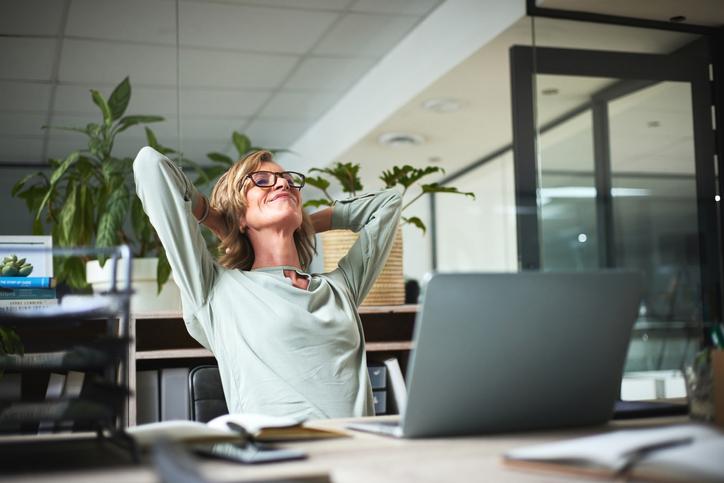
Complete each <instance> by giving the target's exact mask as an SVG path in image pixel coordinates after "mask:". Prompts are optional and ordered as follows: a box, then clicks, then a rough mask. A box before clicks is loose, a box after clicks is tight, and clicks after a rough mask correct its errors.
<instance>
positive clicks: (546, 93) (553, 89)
mask: <svg viewBox="0 0 724 483" xmlns="http://www.w3.org/2000/svg"><path fill="white" fill-rule="evenodd" d="M558 92H559V91H558V89H557V88H556V87H546V88H545V89H543V90H542V91H540V93H541V94H543V95H544V96H555V95H556V94H558Z"/></svg>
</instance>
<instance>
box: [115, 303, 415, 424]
mask: <svg viewBox="0 0 724 483" xmlns="http://www.w3.org/2000/svg"><path fill="white" fill-rule="evenodd" d="M417 309H418V306H417V305H394V306H376V307H360V308H359V309H358V310H359V313H360V316H361V318H362V326H363V330H364V335H365V341H366V349H367V359H368V360H369V361H382V360H384V359H386V358H388V357H397V358H398V360H399V361H400V366H401V367H402V370H403V372H404V371H405V370H406V367H407V361H408V357H409V352H410V349H411V348H412V334H413V329H414V325H415V315H416V313H417ZM129 334H130V337H131V343H130V345H129V353H128V384H129V386H130V388H131V395H130V396H129V401H128V405H127V408H128V409H127V411H128V414H127V421H128V424H129V425H135V424H136V400H135V388H136V373H137V371H138V370H139V369H151V368H163V367H173V366H176V367H178V366H188V367H192V366H195V365H198V364H203V363H209V362H213V359H214V356H213V354H212V353H211V352H209V351H208V350H206V349H204V348H203V347H201V346H200V345H199V344H198V342H196V341H195V340H194V339H193V338H191V336H190V335H189V334H188V332H186V327H185V326H184V321H183V319H182V318H181V314H180V313H179V312H152V313H134V314H131V318H130V324H129Z"/></svg>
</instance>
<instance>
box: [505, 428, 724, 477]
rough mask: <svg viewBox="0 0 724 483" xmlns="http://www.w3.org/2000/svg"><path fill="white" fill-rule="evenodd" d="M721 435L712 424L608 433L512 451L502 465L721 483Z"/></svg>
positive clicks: (723, 441)
mask: <svg viewBox="0 0 724 483" xmlns="http://www.w3.org/2000/svg"><path fill="white" fill-rule="evenodd" d="M722 455H724V433H722V432H721V431H719V430H717V429H715V428H714V427H713V426H706V425H703V424H681V425H675V426H667V427H660V428H647V429H631V430H622V431H613V432H610V433H605V434H601V435H596V436H587V437H583V438H575V439H567V440H563V441H556V442H553V443H544V444H539V445H535V446H529V447H524V448H518V449H514V450H511V451H508V452H507V453H505V454H504V455H503V461H504V463H505V464H506V465H508V466H510V467H513V468H518V469H523V470H532V471H544V472H560V473H568V474H572V475H577V476H589V477H594V478H602V477H603V478H625V479H627V480H628V479H629V478H633V479H637V480H638V479H642V480H654V481H656V480H664V481H701V482H704V481H724V459H722Z"/></svg>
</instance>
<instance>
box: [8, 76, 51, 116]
mask: <svg viewBox="0 0 724 483" xmlns="http://www.w3.org/2000/svg"><path fill="white" fill-rule="evenodd" d="M50 89H51V86H50V84H38V83H34V82H0V92H2V95H0V111H26V112H28V111H47V110H48V105H49V104H50Z"/></svg>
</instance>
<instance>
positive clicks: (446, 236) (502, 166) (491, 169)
mask: <svg viewBox="0 0 724 483" xmlns="http://www.w3.org/2000/svg"><path fill="white" fill-rule="evenodd" d="M452 185H454V186H456V187H457V188H458V189H460V191H472V192H474V193H475V196H476V199H475V201H471V200H470V198H467V197H463V196H460V195H444V194H443V195H438V196H437V199H436V206H435V208H436V210H435V211H436V214H435V216H436V219H437V243H438V247H439V250H438V270H440V271H471V270H478V271H491V272H500V271H504V272H507V271H516V270H517V268H518V261H517V239H516V221H515V186H514V179H513V157H512V153H507V154H505V155H503V156H501V157H499V158H497V159H495V160H493V161H490V162H488V163H486V164H484V165H482V166H481V167H479V168H477V169H476V170H475V171H473V172H471V173H469V174H467V175H465V176H464V177H461V178H458V179H456V180H455V181H454V182H453V183H452Z"/></svg>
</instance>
